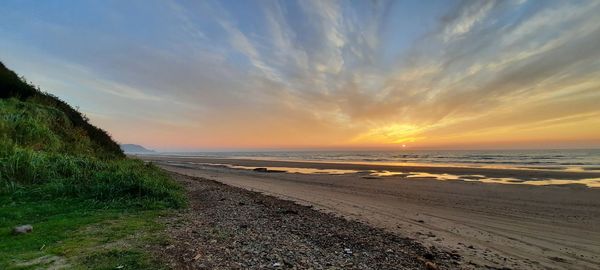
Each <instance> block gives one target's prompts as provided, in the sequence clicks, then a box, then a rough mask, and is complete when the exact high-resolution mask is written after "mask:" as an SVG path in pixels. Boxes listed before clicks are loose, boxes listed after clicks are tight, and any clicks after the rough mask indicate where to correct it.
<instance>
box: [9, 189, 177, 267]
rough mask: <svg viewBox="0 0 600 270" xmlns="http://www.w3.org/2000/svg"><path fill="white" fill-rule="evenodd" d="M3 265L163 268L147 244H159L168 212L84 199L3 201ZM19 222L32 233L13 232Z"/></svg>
mask: <svg viewBox="0 0 600 270" xmlns="http://www.w3.org/2000/svg"><path fill="white" fill-rule="evenodd" d="M3 205H4V206H3V207H2V208H0V269H39V268H50V267H52V266H54V267H57V266H67V268H70V269H115V268H116V267H118V266H122V267H123V269H161V268H162V267H161V264H160V262H157V261H156V260H155V259H153V258H152V256H151V255H149V254H148V252H147V250H146V248H145V246H146V245H149V244H152V245H154V244H159V243H160V242H161V241H164V240H162V239H163V238H162V231H163V228H162V225H161V224H159V223H158V222H156V219H157V217H158V216H159V215H163V214H166V213H165V211H166V210H156V209H154V210H145V209H142V208H135V207H129V206H127V207H123V206H120V205H118V204H114V205H110V204H108V205H107V204H98V203H97V202H94V201H85V200H80V199H54V200H48V201H25V202H23V201H12V202H6V201H3ZM15 224H33V226H34V230H33V232H32V233H29V234H25V235H12V234H11V233H10V230H11V228H12V227H13V226H14V225H15Z"/></svg>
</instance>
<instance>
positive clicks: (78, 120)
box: [0, 62, 125, 158]
mask: <svg viewBox="0 0 600 270" xmlns="http://www.w3.org/2000/svg"><path fill="white" fill-rule="evenodd" d="M0 99H2V100H6V99H17V100H19V101H24V102H26V103H28V104H38V105H44V106H45V107H47V108H52V109H53V110H55V111H57V112H61V117H63V118H65V119H63V120H68V123H70V125H71V126H72V127H73V128H74V129H75V130H79V132H81V133H82V134H84V136H85V137H87V139H88V140H89V141H90V144H92V145H93V149H94V151H95V152H96V155H97V156H98V157H102V158H114V157H125V155H124V154H123V151H121V149H120V147H119V144H117V143H116V142H115V141H113V140H112V138H111V137H110V135H108V133H107V132H106V131H104V130H102V129H100V128H98V127H96V126H94V125H92V124H90V123H89V121H88V119H87V117H85V116H84V115H83V114H81V113H80V112H79V111H78V110H76V109H74V108H73V107H71V106H70V105H69V104H67V103H66V102H64V101H63V100H61V99H60V98H58V97H56V96H54V95H51V94H49V93H44V92H42V91H41V90H40V89H39V88H37V87H35V86H33V85H32V84H31V83H29V82H27V81H26V80H25V78H23V77H19V76H18V75H17V74H16V73H14V72H13V71H12V70H9V69H8V68H6V67H5V66H4V64H2V63H1V62H0ZM23 106H27V105H23ZM0 107H1V105H0ZM53 114H54V113H53ZM0 115H2V114H0ZM0 131H1V130H0Z"/></svg>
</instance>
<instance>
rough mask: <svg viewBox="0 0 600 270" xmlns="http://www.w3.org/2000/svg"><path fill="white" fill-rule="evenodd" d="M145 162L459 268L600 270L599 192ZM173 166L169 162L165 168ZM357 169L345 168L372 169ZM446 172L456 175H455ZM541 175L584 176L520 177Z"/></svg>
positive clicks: (568, 174)
mask: <svg viewBox="0 0 600 270" xmlns="http://www.w3.org/2000/svg"><path fill="white" fill-rule="evenodd" d="M144 159H145V160H146V161H152V162H154V163H156V164H158V165H159V166H160V167H162V168H163V169H166V170H169V171H174V172H177V173H180V174H185V175H190V176H196V177H203V178H206V179H212V180H215V181H218V182H221V183H225V184H227V185H230V186H235V187H240V188H244V189H248V190H251V191H257V192H261V193H264V194H267V195H272V196H275V197H278V198H281V199H286V200H292V201H295V202H297V203H300V204H305V205H312V206H314V207H315V208H316V209H318V210H320V211H323V212H329V213H335V214H338V215H342V216H344V217H345V218H348V219H352V220H358V221H360V222H363V223H366V224H369V225H370V226H373V227H377V228H382V229H385V230H387V231H390V232H393V233H396V234H398V235H402V236H406V237H410V238H414V239H417V240H418V241H419V242H421V243H423V244H424V245H426V246H433V247H438V248H440V249H442V250H446V251H450V252H456V253H457V254H460V255H461V256H463V257H464V259H465V261H467V262H471V263H472V264H473V265H479V266H480V267H483V266H486V265H487V266H493V267H499V268H501V267H509V268H515V269H522V268H528V269H546V268H557V269H589V268H594V267H599V266H600V265H598V263H597V262H598V261H600V257H598V255H597V254H600V247H598V246H597V243H599V242H600V227H598V224H600V201H598V199H597V198H599V197H600V189H597V188H585V187H582V186H580V185H552V186H533V185H520V186H517V185H505V184H490V183H479V182H464V181H439V180H432V179H427V178H421V179H420V178H405V177H402V176H392V177H380V178H374V179H370V178H369V179H365V178H364V175H361V174H342V175H327V174H297V173H264V172H262V173H261V172H254V171H252V170H240V169H232V168H228V167H225V166H214V165H213V166H210V165H205V164H204V165H203V164H202V163H205V162H207V161H218V162H219V163H223V162H224V160H223V159H219V160H214V159H212V160H206V159H194V158H185V159H179V158H176V159H172V158H164V157H162V159H161V158H157V157H144ZM173 160H176V161H177V162H175V163H169V162H172V161H173ZM183 162H188V163H183ZM265 162H270V163H268V164H266V163H265ZM228 163H230V164H242V165H248V166H251V165H255V166H260V165H271V166H282V165H288V166H289V165H293V166H302V165H304V166H315V165H318V166H321V168H331V167H335V168H341V169H348V168H349V167H347V166H355V165H347V164H334V165H331V164H323V165H319V164H313V163H302V164H300V163H293V164H291V163H290V162H287V161H286V162H277V161H251V160H228ZM361 166H364V165H361ZM361 166H358V167H352V168H354V169H371V168H373V167H361ZM377 168H378V169H388V168H389V169H397V167H394V168H391V167H377ZM430 169H433V168H430ZM436 169H440V168H436ZM450 170H459V171H453V172H455V173H459V172H460V173H462V172H465V171H463V170H464V169H463V168H450ZM473 170H474V169H469V170H468V172H469V173H471V172H473ZM485 173H489V174H495V175H511V174H517V173H522V171H514V170H508V171H507V170H491V171H489V170H486V171H485ZM540 175H544V176H552V177H565V178H567V177H569V178H570V177H572V176H573V175H576V176H578V177H590V175H592V174H591V173H579V172H554V171H542V172H539V173H538V174H534V175H525V177H540Z"/></svg>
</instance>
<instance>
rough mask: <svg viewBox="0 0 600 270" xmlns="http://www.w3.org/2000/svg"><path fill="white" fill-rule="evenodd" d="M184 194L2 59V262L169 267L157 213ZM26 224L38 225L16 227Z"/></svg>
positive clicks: (179, 202)
mask: <svg viewBox="0 0 600 270" xmlns="http://www.w3.org/2000/svg"><path fill="white" fill-rule="evenodd" d="M185 203H186V202H185V196H184V192H183V189H182V187H180V186H179V185H178V184H176V183H175V182H173V181H172V180H171V179H170V178H169V176H168V175H167V174H165V173H164V172H163V171H162V170H160V169H159V168H157V167H155V166H153V165H151V164H145V163H144V162H142V161H140V160H135V159H128V158H126V157H125V155H124V154H123V152H122V151H121V150H120V148H119V145H118V144H117V143H116V142H115V141H113V140H112V138H111V137H110V136H109V135H108V133H106V132H105V131H104V130H102V129H100V128H98V127H95V126H93V125H92V124H90V123H89V121H88V119H87V118H86V117H85V116H84V115H83V114H81V113H80V112H79V111H78V110H76V109H73V108H72V107H71V106H69V105H68V104H67V103H65V102H64V101H62V100H60V99H59V98H57V97H55V96H52V95H50V94H47V93H43V92H41V91H40V90H39V89H38V88H36V87H34V86H32V85H31V84H30V83H27V82H26V80H25V79H23V78H20V77H18V76H17V75H16V74H15V73H14V72H12V71H10V70H8V69H7V68H6V67H4V65H2V63H0V269H46V268H61V267H65V268H70V269H116V268H117V269H160V268H162V267H161V264H160V262H158V261H156V259H155V258H153V257H152V256H151V254H150V253H149V251H148V248H147V246H148V245H156V244H160V242H162V241H164V238H165V236H164V230H162V227H161V226H162V225H160V224H159V223H158V222H157V221H156V220H157V218H158V217H159V216H160V215H163V214H166V213H168V212H169V210H170V209H175V208H180V207H184V206H185ZM23 224H31V225H32V226H33V232H31V233H28V234H24V235H12V233H11V230H12V228H13V227H15V226H19V225H23Z"/></svg>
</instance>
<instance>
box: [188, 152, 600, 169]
mask: <svg viewBox="0 0 600 270" xmlns="http://www.w3.org/2000/svg"><path fill="white" fill-rule="evenodd" d="M177 154H178V155H185V156H198V157H213V158H247V159H271V160H298V161H326V162H356V163H393V164H439V165H457V166H484V167H518V168H522V167H524V168H541V169H556V170H586V171H591V170H594V171H598V170H600V149H576V150H501V151H498V150H470V151H466V150H445V151H434V150H419V151H412V150H401V151H268V152H194V153H177Z"/></svg>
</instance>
